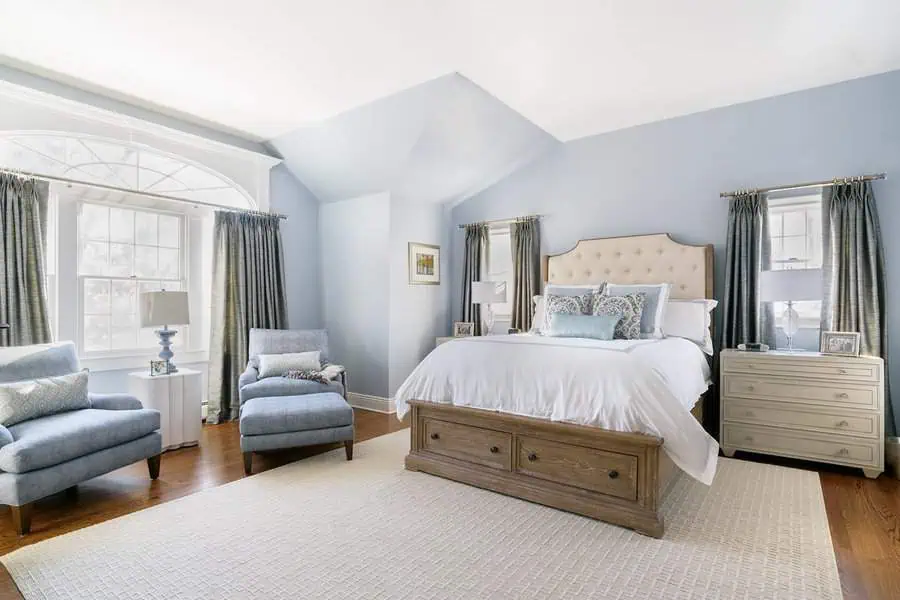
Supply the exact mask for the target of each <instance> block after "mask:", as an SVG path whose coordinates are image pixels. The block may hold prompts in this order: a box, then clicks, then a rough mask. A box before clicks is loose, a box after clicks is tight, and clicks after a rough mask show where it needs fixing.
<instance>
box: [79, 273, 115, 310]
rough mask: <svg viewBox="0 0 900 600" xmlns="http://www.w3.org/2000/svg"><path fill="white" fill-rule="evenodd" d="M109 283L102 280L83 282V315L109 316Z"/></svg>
mask: <svg viewBox="0 0 900 600" xmlns="http://www.w3.org/2000/svg"><path fill="white" fill-rule="evenodd" d="M109 308H110V307H109V281H105V280H103V279H85V280H84V314H86V315H108V314H109Z"/></svg>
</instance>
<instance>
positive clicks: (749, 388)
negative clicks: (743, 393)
mask: <svg viewBox="0 0 900 600" xmlns="http://www.w3.org/2000/svg"><path fill="white" fill-rule="evenodd" d="M755 389H756V388H755V387H753V386H752V385H748V386H747V391H748V392H752V391H753V390H755Z"/></svg>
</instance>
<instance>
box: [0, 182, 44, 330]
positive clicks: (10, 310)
mask: <svg viewBox="0 0 900 600" xmlns="http://www.w3.org/2000/svg"><path fill="white" fill-rule="evenodd" d="M49 189H50V188H49V185H48V184H47V183H46V182H44V181H36V180H34V179H30V178H24V177H18V176H14V175H7V174H3V173H0V324H4V325H8V326H9V328H8V329H6V330H5V332H4V331H0V345H9V346H24V345H26V344H44V343H47V342H50V341H53V336H52V334H51V331H50V312H49V309H48V306H47V283H46V279H45V276H46V271H45V262H44V260H45V257H44V255H45V254H46V251H47V240H46V230H47V201H48V197H49ZM4 333H5V335H4Z"/></svg>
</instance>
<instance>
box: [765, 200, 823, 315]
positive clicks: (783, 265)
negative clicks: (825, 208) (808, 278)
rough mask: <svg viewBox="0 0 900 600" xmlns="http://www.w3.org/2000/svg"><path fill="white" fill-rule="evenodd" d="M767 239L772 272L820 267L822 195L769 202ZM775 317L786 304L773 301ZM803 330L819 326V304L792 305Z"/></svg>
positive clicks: (802, 303)
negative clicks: (770, 249) (770, 254)
mask: <svg viewBox="0 0 900 600" xmlns="http://www.w3.org/2000/svg"><path fill="white" fill-rule="evenodd" d="M769 239H770V240H771V242H772V270H773V271H778V270H782V269H821V268H822V196H821V194H816V195H814V196H801V197H793V198H782V199H776V200H769ZM773 305H774V309H775V314H776V316H777V315H780V314H782V313H783V312H784V310H785V308H786V306H787V304H786V303H785V302H774V303H773ZM794 310H796V311H797V314H799V315H800V324H801V325H802V326H804V327H818V326H819V322H820V318H821V312H822V303H821V302H794Z"/></svg>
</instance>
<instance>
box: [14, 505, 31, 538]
mask: <svg viewBox="0 0 900 600" xmlns="http://www.w3.org/2000/svg"><path fill="white" fill-rule="evenodd" d="M33 508H34V505H33V504H32V503H31V502H29V503H28V504H23V505H22V506H10V507H9V509H10V510H11V511H12V521H13V527H15V528H16V533H18V534H19V535H26V534H28V533H29V532H30V531H31V511H32V509H33Z"/></svg>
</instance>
